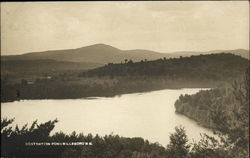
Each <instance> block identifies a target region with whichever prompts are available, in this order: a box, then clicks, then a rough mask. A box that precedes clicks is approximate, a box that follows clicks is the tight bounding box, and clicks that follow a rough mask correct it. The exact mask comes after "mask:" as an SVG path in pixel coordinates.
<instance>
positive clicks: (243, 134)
mask: <svg viewBox="0 0 250 158" xmlns="http://www.w3.org/2000/svg"><path fill="white" fill-rule="evenodd" d="M249 74H250V73H249V68H248V69H247V71H246V75H245V78H244V79H242V80H238V81H234V82H233V83H232V84H231V86H230V87H227V88H216V89H211V90H206V91H204V90H202V91H200V92H198V93H196V94H194V95H185V96H183V95H181V96H180V97H179V99H178V100H177V101H176V102H175V108H176V112H178V113H181V114H183V115H185V116H187V117H190V118H192V119H194V120H196V121H197V122H199V123H200V124H201V125H203V126H206V127H209V128H212V129H214V131H215V133H217V134H218V135H219V136H222V135H223V136H224V137H223V140H224V141H225V140H227V141H226V142H227V143H228V145H231V147H232V149H233V150H234V152H239V153H242V154H243V155H244V154H245V155H244V156H243V155H242V156H241V157H248V156H249ZM247 155H248V156H247Z"/></svg>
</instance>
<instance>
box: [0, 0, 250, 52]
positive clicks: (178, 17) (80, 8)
mask: <svg viewBox="0 0 250 158" xmlns="http://www.w3.org/2000/svg"><path fill="white" fill-rule="evenodd" d="M96 43H104V44H108V45H111V46H114V47H117V48H119V49H123V50H130V49H148V50H154V51H158V52H162V53H169V52H175V51H209V50H218V49H249V3H248V1H186V2H185V1H158V2H154V1H137V2H136V1H127V2H122V1H120V2H108V1H106V2H105V1H102V2H100V1H99V2H98V1H94V2H3V3H1V55H15V54H23V53H28V52H37V51H46V50H60V49H72V48H79V47H84V46H87V45H92V44H96Z"/></svg>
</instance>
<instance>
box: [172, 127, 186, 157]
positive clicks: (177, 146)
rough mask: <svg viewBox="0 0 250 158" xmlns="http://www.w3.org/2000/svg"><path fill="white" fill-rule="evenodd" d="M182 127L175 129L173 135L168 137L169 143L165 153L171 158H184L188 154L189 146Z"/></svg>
mask: <svg viewBox="0 0 250 158" xmlns="http://www.w3.org/2000/svg"><path fill="white" fill-rule="evenodd" d="M187 143H188V138H187V135H186V132H185V129H184V127H181V126H180V127H175V133H173V134H171V135H170V143H169V144H168V145H167V151H168V152H169V154H170V157H171V158H186V157H187V156H188V153H189V148H190V145H189V144H187Z"/></svg>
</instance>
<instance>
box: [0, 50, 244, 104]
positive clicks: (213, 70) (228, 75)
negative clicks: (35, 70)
mask: <svg viewBox="0 0 250 158" xmlns="http://www.w3.org/2000/svg"><path fill="white" fill-rule="evenodd" d="M247 65H248V60H247V59H244V58H242V57H240V56H236V55H233V54H226V53H222V54H211V55H199V56H191V57H180V58H173V59H166V58H163V59H159V60H154V61H147V60H142V61H141V62H133V61H132V60H125V61H124V62H122V63H120V64H113V63H109V64H107V65H106V66H103V67H100V68H96V69H92V70H89V71H85V72H81V73H78V72H67V73H60V74H56V75H52V76H49V75H43V76H40V77H39V76H38V77H36V78H34V77H33V78H31V79H22V80H19V82H16V81H15V82H13V81H11V80H10V79H9V77H8V76H1V102H8V101H14V100H19V99H65V98H82V97H95V96H115V95H120V94H124V93H133V92H144V91H152V90H160V89H167V88H169V89H173V88H214V87H218V86H221V85H222V84H226V83H227V82H228V81H230V80H232V79H236V78H238V77H240V76H242V75H243V74H244V73H242V72H244V70H245V69H246V67H247ZM20 75H22V74H20Z"/></svg>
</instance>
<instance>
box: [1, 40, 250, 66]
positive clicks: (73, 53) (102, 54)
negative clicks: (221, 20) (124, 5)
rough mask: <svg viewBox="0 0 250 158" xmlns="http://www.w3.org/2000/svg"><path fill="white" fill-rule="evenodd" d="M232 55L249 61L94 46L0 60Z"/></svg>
mask: <svg viewBox="0 0 250 158" xmlns="http://www.w3.org/2000/svg"><path fill="white" fill-rule="evenodd" d="M221 52H225V53H233V54H235V55H239V56H242V57H244V58H248V59H249V51H248V50H244V49H237V50H216V51H209V52H191V51H190V52H175V53H159V52H154V51H149V50H143V49H135V50H120V49H118V48H115V47H112V46H109V45H106V44H95V45H90V46H86V47H81V48H77V49H66V50H49V51H44V52H33V53H26V54H22V55H11V56H1V60H2V61H3V60H5V61H6V60H44V59H51V60H57V61H70V62H85V63H100V64H106V63H111V62H113V63H120V62H124V60H125V59H131V60H133V61H140V60H144V59H147V60H156V59H160V58H163V57H166V58H174V57H180V56H191V55H199V54H211V53H221Z"/></svg>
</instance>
